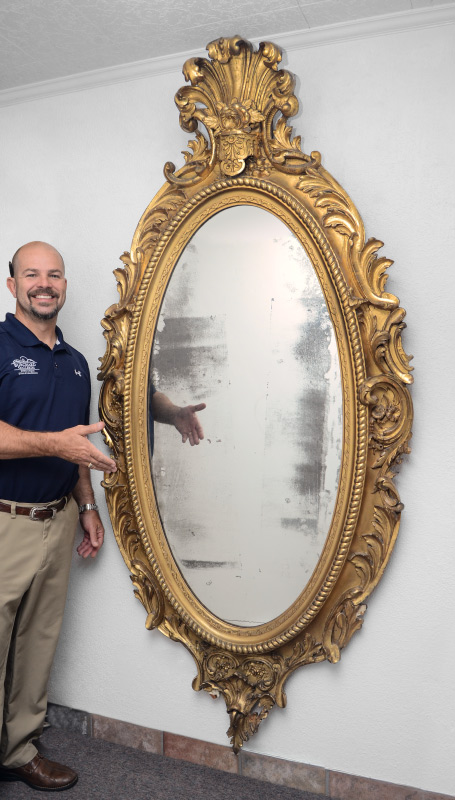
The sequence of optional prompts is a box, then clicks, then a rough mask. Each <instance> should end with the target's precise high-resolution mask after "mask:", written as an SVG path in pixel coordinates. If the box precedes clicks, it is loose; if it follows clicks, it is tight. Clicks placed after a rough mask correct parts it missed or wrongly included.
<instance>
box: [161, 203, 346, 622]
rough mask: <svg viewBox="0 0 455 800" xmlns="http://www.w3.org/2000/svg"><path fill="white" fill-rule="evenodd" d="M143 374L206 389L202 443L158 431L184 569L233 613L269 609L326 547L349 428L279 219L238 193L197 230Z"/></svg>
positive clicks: (313, 279)
mask: <svg viewBox="0 0 455 800" xmlns="http://www.w3.org/2000/svg"><path fill="white" fill-rule="evenodd" d="M151 380H152V382H153V384H154V386H155V387H156V388H157V389H159V390H161V391H163V392H165V393H166V394H168V395H169V396H171V397H172V398H173V400H174V402H177V403H178V404H179V405H186V404H188V403H190V402H193V401H194V402H200V401H201V400H203V401H204V402H206V403H207V409H206V410H205V411H204V413H203V415H202V417H201V421H203V423H204V430H205V439H204V441H203V442H202V443H201V445H200V446H199V447H198V448H189V447H182V446H181V443H180V440H179V437H177V436H176V435H175V431H174V430H173V429H171V428H170V427H169V426H165V425H155V432H154V455H153V462H152V464H153V466H152V474H153V481H154V486H155V492H156V496H157V502H158V507H159V511H160V515H161V519H162V523H163V527H164V530H165V532H166V535H167V538H168V541H169V544H170V548H171V550H172V553H173V555H174V558H175V560H176V562H177V564H178V566H179V568H180V570H181V572H182V574H183V576H184V578H185V580H186V581H187V583H188V584H189V586H190V588H191V590H192V591H193V592H194V593H195V594H196V596H197V597H198V598H199V600H200V601H201V603H203V604H204V605H205V606H206V607H207V608H208V609H210V610H211V611H212V612H213V614H215V615H216V616H218V617H220V618H222V619H224V620H226V621H228V622H231V623H233V624H235V625H247V626H250V625H258V624H261V623H264V622H267V621H268V620H271V619H273V618H274V617H277V616H278V615H279V614H281V613H282V612H284V611H285V610H286V609H287V608H288V607H289V606H290V605H291V604H292V603H293V602H295V600H296V598H297V597H298V596H299V594H300V592H301V591H302V589H303V588H304V586H305V585H306V583H307V582H308V580H309V578H310V577H311V575H312V573H313V570H314V568H315V566H316V564H317V563H318V560H319V558H320V555H321V552H322V548H323V545H324V542H325V539H326V537H327V533H328V531H329V528H330V523H331V518H332V515H333V510H334V506H335V499H336V493H337V487H338V475H339V469H340V463H341V452H342V434H343V430H342V407H343V403H342V389H341V381H340V367H339V359H338V352H337V343H336V337H335V331H334V328H333V324H332V322H331V319H330V315H329V311H328V308H327V304H326V302H325V299H324V295H323V291H322V288H321V285H320V283H319V280H318V277H317V275H316V272H315V270H314V268H313V265H312V263H311V260H310V258H309V256H308V254H307V253H306V251H305V249H304V248H303V246H302V244H301V243H300V242H299V240H298V239H297V238H296V236H295V235H294V234H293V233H292V232H291V231H290V230H289V228H288V227H287V226H286V225H285V224H284V222H283V221H282V220H280V219H278V218H277V217H276V216H274V215H273V214H270V213H268V212H267V211H265V210H263V209H260V208H257V207H255V206H245V205H240V206H235V207H233V208H228V209H225V210H224V211H222V212H220V213H218V214H216V215H214V216H213V217H211V218H210V219H209V220H208V221H207V222H205V223H204V224H203V226H202V227H201V228H200V229H199V230H198V231H197V233H196V234H195V235H194V237H193V238H192V239H191V241H190V242H189V243H188V244H187V246H186V247H185V249H184V251H183V253H182V255H181V256H180V258H179V260H178V263H177V265H176V267H175V269H174V271H173V274H172V278H171V280H170V281H169V283H168V287H167V290H166V293H165V296H164V300H163V303H162V307H161V311H160V316H159V320H158V324H157V327H156V333H155V338H154V345H153V355H152V360H151ZM271 586H273V591H271V590H270V587H271Z"/></svg>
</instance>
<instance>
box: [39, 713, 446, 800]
mask: <svg viewBox="0 0 455 800" xmlns="http://www.w3.org/2000/svg"><path fill="white" fill-rule="evenodd" d="M47 721H48V723H49V724H50V725H51V726H53V727H55V728H60V729H63V730H69V731H71V732H72V733H80V734H83V735H84V736H92V737H93V738H95V739H103V740H105V741H108V742H113V743H115V744H120V745H123V746H124V747H134V748H135V749H137V750H142V751H145V752H148V753H153V754H155V755H160V756H164V757H166V758H177V759H180V760H182V761H191V762H192V763H193V764H199V765H201V766H206V767H210V768H212V769H218V770H221V771H223V772H231V773H235V774H237V775H241V776H243V777H244V778H255V779H256V780H262V781H267V782H268V783H274V784H277V785H280V786H286V787H288V788H293V789H299V790H300V791H305V792H313V794H317V795H320V796H321V800H323V798H327V797H330V798H332V800H372V799H373V798H376V797H381V799H382V800H455V796H454V795H447V794H440V793H438V792H430V791H427V790H424V789H418V788H413V787H410V786H401V785H400V784H394V783H389V782H387V781H380V780H376V779H373V778H365V777H362V776H357V775H348V774H346V773H343V772H336V771H334V770H333V771H332V770H327V769H325V768H324V767H317V766H314V765H311V764H302V763H300V762H297V761H286V760H285V759H281V758H275V757H273V756H265V755H261V754H259V753H251V752H248V751H246V750H244V751H241V752H240V753H239V755H238V756H235V755H234V753H233V752H232V750H231V748H230V747H228V746H225V745H219V744H212V743H210V742H204V741H201V740H199V739H191V738H190V737H188V736H181V735H180V734H176V733H168V732H166V731H159V730H154V729H153V728H145V727H143V726H141V725H134V724H133V723H131V722H122V721H121V720H117V719H112V718H110V717H102V716H100V715H98V714H91V713H89V712H87V711H80V710H77V709H74V708H68V707H66V706H60V705H57V704H56V703H49V705H48V711H47Z"/></svg>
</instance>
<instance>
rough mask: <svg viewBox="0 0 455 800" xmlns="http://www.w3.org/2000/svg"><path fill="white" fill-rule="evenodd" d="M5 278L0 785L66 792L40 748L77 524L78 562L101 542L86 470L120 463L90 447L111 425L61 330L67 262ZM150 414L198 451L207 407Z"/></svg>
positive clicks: (59, 771) (0, 389) (66, 784)
mask: <svg viewBox="0 0 455 800" xmlns="http://www.w3.org/2000/svg"><path fill="white" fill-rule="evenodd" d="M10 273H11V275H10V277H9V278H8V279H7V286H8V288H9V290H10V291H11V293H12V295H13V297H15V299H16V311H15V315H14V316H13V315H12V314H7V316H6V320H5V322H3V323H0V696H1V699H2V707H3V728H2V736H1V743H0V765H1V766H0V780H3V781H4V780H21V781H24V782H25V783H27V784H28V785H29V786H31V787H33V788H35V789H40V790H45V791H46V790H47V791H59V790H63V789H69V788H70V787H71V786H73V785H74V784H75V783H76V781H77V774H76V773H75V772H74V771H73V770H72V769H70V768H68V767H66V766H63V765H61V764H57V763H56V762H53V761H49V760H48V759H46V758H44V757H43V756H42V755H40V754H39V753H38V752H37V749H36V747H35V745H34V744H33V740H35V739H36V738H37V737H38V736H39V735H40V733H41V731H42V727H43V722H44V717H45V713H46V707H47V684H48V679H49V674H50V670H51V666H52V660H53V657H54V653H55V648H56V645H57V639H58V634H59V631H60V626H61V621H62V617H63V611H64V606H65V599H66V592H67V585H68V577H69V570H70V563H71V553H72V545H73V540H74V534H75V529H76V525H77V521H78V519H79V522H80V525H81V528H82V531H83V539H82V542H81V543H80V544H79V546H78V548H77V551H78V553H79V555H81V556H82V557H83V558H87V557H88V556H91V557H95V556H96V554H97V553H98V551H99V549H100V547H101V545H102V543H103V537H104V529H103V525H102V522H101V519H100V517H99V514H98V508H97V506H96V504H95V498H94V494H93V489H92V485H91V479H90V470H91V469H97V470H100V471H104V472H108V473H111V472H115V470H116V464H115V461H113V460H112V459H111V458H109V457H108V456H106V455H104V454H103V453H102V452H101V451H99V450H98V449H97V448H96V447H95V446H94V445H93V444H91V443H90V442H89V440H88V438H87V437H88V435H89V434H91V433H95V432H97V431H100V430H101V429H102V428H103V426H104V423H102V422H97V423H95V424H93V425H89V424H88V414H89V402H90V375H89V370H88V365H87V362H86V360H85V358H84V357H83V356H82V355H81V354H80V353H78V351H77V350H75V349H74V348H72V347H70V345H68V344H67V343H66V342H65V341H64V339H63V335H62V332H61V331H60V329H59V328H57V325H56V323H57V315H58V312H59V311H60V309H61V308H62V306H63V304H64V302H65V297H66V283H67V282H66V279H65V267H64V263H63V259H62V257H61V255H60V253H58V251H57V250H55V248H54V247H52V246H51V245H49V244H46V243H44V242H30V243H28V244H26V245H23V246H22V247H20V248H19V250H18V251H17V252H16V253H15V255H14V256H13V260H12V263H11V264H10ZM152 407H153V412H154V415H155V418H156V419H157V420H158V421H161V422H167V423H170V424H174V425H175V427H176V428H177V430H178V431H180V433H181V434H182V441H184V442H185V441H186V440H188V441H189V442H190V444H192V445H193V444H199V440H200V439H201V438H203V433H202V428H201V426H200V424H199V422H198V420H197V417H196V414H195V411H197V410H201V409H202V408H204V407H205V405H204V404H203V403H201V404H199V406H187V407H186V408H179V407H178V406H175V405H174V404H173V403H171V401H170V400H169V399H168V398H167V397H166V396H165V395H164V394H162V393H161V392H155V394H154V396H153V399H152Z"/></svg>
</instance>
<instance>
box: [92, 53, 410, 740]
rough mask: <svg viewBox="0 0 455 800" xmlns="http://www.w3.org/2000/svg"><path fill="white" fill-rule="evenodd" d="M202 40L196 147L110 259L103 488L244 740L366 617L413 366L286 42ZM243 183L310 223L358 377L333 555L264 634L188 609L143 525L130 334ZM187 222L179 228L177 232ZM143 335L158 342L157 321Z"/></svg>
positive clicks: (187, 107)
mask: <svg viewBox="0 0 455 800" xmlns="http://www.w3.org/2000/svg"><path fill="white" fill-rule="evenodd" d="M207 49H208V54H209V59H204V58H193V59H190V60H189V61H187V62H186V63H185V65H184V69H183V71H184V75H185V78H186V80H187V81H188V82H189V84H190V85H188V86H184V87H183V88H181V89H180V90H179V91H178V92H177V94H176V97H175V101H176V105H177V107H178V109H179V112H180V124H181V126H182V128H183V129H184V130H186V131H189V132H192V133H195V139H194V140H192V141H190V142H189V149H190V151H191V152H187V153H185V154H184V155H185V162H186V163H185V165H184V166H183V167H182V168H181V169H179V170H178V171H177V172H176V171H175V167H174V165H173V164H171V163H167V164H166V165H165V168H164V172H165V177H166V182H165V184H164V186H163V187H162V189H161V190H160V192H159V193H158V194H157V195H156V197H155V198H154V200H153V201H152V202H151V203H150V205H149V206H148V208H147V209H146V211H145V213H144V214H143V216H142V218H141V220H140V222H139V225H138V227H137V230H136V233H135V235H134V238H133V242H132V247H131V251H130V252H129V253H125V254H124V255H123V256H122V261H123V263H124V267H123V269H117V270H115V273H114V274H115V276H116V278H117V281H118V289H119V293H120V299H119V302H118V303H117V304H115V305H113V306H111V307H110V308H109V309H108V310H107V311H106V316H105V318H104V320H103V321H102V325H103V328H104V336H105V338H106V342H107V347H106V353H105V355H104V358H103V359H102V364H101V367H100V375H99V378H100V380H103V386H102V390H101V395H100V412H101V418H102V419H103V420H104V422H105V425H106V427H105V438H106V441H107V443H108V445H109V446H110V448H111V450H112V452H113V455H114V457H115V458H116V460H117V463H118V471H117V472H116V473H115V474H114V475H110V476H107V477H106V478H105V481H104V486H105V490H106V498H107V503H108V507H109V512H110V515H111V520H112V525H113V528H114V533H115V536H116V539H117V542H118V545H119V548H120V550H121V552H122V555H123V558H124V560H125V562H126V564H127V566H128V568H129V570H130V572H131V579H132V581H133V584H134V587H135V594H136V596H137V597H138V598H139V600H140V601H141V603H142V604H143V605H144V607H145V610H146V612H147V618H146V626H147V628H153V627H158V628H159V629H160V630H161V631H162V632H163V633H164V634H165V635H166V636H168V637H169V638H171V639H173V640H176V641H180V642H182V643H183V644H184V645H185V647H187V649H188V650H189V651H190V652H191V653H192V655H193V657H194V659H195V661H196V664H197V668H198V674H197V677H196V678H195V680H194V683H193V687H194V688H195V689H197V690H200V689H205V690H206V691H207V692H209V693H210V694H212V695H213V696H218V695H220V694H221V695H223V697H224V699H225V702H226V706H227V710H228V713H229V716H230V727H229V731H228V735H229V736H230V737H231V741H232V745H233V748H234V751H235V752H238V750H239V748H240V747H241V746H242V744H243V742H244V741H246V740H248V738H249V737H250V736H251V735H252V734H253V733H254V732H255V731H256V730H257V728H258V726H259V724H260V722H261V721H262V720H263V719H264V718H265V717H266V716H267V714H268V713H269V711H270V709H271V708H272V707H273V706H274V705H275V704H276V705H278V706H281V707H283V706H284V705H285V704H286V696H285V693H284V688H283V687H284V683H285V680H286V679H287V677H288V676H289V675H290V674H291V673H292V672H293V671H294V670H295V669H296V668H297V667H299V666H301V665H304V664H309V663H313V662H317V661H323V660H326V659H328V660H329V661H331V662H336V661H338V660H339V658H340V651H341V650H342V648H343V647H344V646H345V645H346V644H347V643H348V641H349V640H350V638H351V636H352V635H353V633H354V632H355V631H356V630H358V629H359V628H360V627H361V625H362V620H363V614H364V611H365V608H366V606H365V599H366V598H367V597H368V595H369V594H370V593H371V591H372V590H373V589H374V587H375V586H376V584H377V582H378V581H379V579H380V577H381V575H382V573H383V571H384V568H385V566H386V564H387V562H388V560H389V558H390V555H391V552H392V548H393V545H394V542H395V539H396V536H397V533H398V527H399V521H400V514H401V510H402V507H403V506H402V503H401V501H400V497H399V494H398V491H397V489H396V486H395V473H396V471H397V468H398V465H399V464H400V463H401V460H402V457H403V455H404V454H406V453H408V452H409V440H410V437H411V424H412V405H411V399H410V394H409V389H408V386H409V384H410V383H411V382H412V378H411V375H410V371H409V370H410V368H409V360H410V359H409V357H408V356H406V354H405V352H404V350H403V346H402V341H401V334H402V331H403V328H404V327H405V324H404V322H403V319H404V316H405V312H404V311H403V309H402V308H400V307H399V301H398V299H397V298H396V297H394V296H393V295H391V294H388V293H387V292H386V291H385V285H386V280H387V273H386V270H387V269H388V267H389V266H390V265H391V264H392V262H391V261H390V260H389V259H387V258H384V257H378V255H377V253H378V250H379V249H380V248H381V247H382V242H380V241H378V240H376V239H369V240H367V241H366V240H365V231H364V226H363V223H362V220H361V217H360V215H359V213H358V211H357V209H356V208H355V206H354V204H353V203H352V201H351V199H350V198H349V197H348V195H347V194H346V192H345V191H344V190H343V189H342V187H341V186H340V185H339V184H338V183H337V182H336V181H335V180H334V179H333V177H332V176H331V175H330V174H329V173H328V172H327V171H326V170H325V169H324V168H323V167H322V165H321V159H320V155H319V153H316V152H313V153H311V155H305V154H304V153H303V152H302V150H301V144H300V137H295V138H292V129H291V128H290V127H289V126H287V124H286V121H287V119H288V118H289V117H291V116H293V115H295V114H296V112H297V110H298V101H297V98H296V97H295V95H294V93H293V90H294V85H295V79H294V77H293V76H292V75H291V74H290V73H289V72H287V71H286V70H282V69H281V70H279V69H278V64H279V63H280V60H281V52H280V50H279V48H278V47H277V46H276V45H274V44H272V43H270V42H265V43H262V44H261V45H260V46H259V48H258V50H256V51H255V50H254V48H253V46H252V45H251V44H250V43H249V42H247V41H245V40H243V39H241V38H240V37H232V38H229V39H228V38H226V39H218V40H217V41H214V42H212V43H211V44H209V45H208V48H207ZM277 114H279V115H280V116H279V117H278V119H277V121H276V122H275V120H276V117H277ZM200 126H202V128H203V129H204V132H205V135H204V133H203V132H202V131H201V130H200V129H199V128H200ZM236 192H239V193H240V194H239V197H241V198H242V202H245V199H246V201H249V198H250V197H251V198H252V202H257V203H258V204H260V203H262V204H263V206H264V207H268V206H267V203H268V202H269V201H270V203H271V204H272V205H271V206H270V208H271V210H272V211H273V212H274V213H280V212H279V209H280V208H281V207H283V208H284V207H286V213H287V214H288V217H286V220H288V219H291V217H292V219H293V220H294V219H295V220H296V222H295V225H296V232H297V235H298V233H299V230H300V231H302V236H303V232H304V233H305V236H304V241H305V246H306V247H307V249H308V248H309V249H310V250H311V248H314V249H315V251H317V252H318V253H319V254H322V255H321V257H323V260H324V263H325V264H327V269H328V270H329V269H330V281H331V285H332V284H333V287H334V288H333V293H334V295H333V296H334V297H337V298H338V300H339V303H340V308H341V307H342V309H343V311H342V321H343V325H345V327H346V329H348V331H349V347H348V348H347V349H346V353H348V355H347V356H345V360H346V361H348V362H349V363H348V364H347V366H346V370H345V371H346V374H348V372H349V374H350V375H351V376H352V379H351V380H348V379H346V380H345V382H344V388H343V392H344V409H345V413H344V417H345V423H344V424H345V427H344V438H345V442H346V441H349V442H350V445H349V448H348V449H349V452H347V448H346V447H345V452H344V456H343V459H344V461H343V466H342V472H343V470H344V471H345V474H346V475H348V476H349V480H347V479H346V480H345V481H344V484H343V481H342V480H341V490H340V491H341V493H342V494H343V493H344V494H345V495H346V498H347V499H346V503H345V512H344V514H341V515H340V519H339V520H338V522H337V525H338V528H337V531H335V532H336V542H335V544H334V546H333V548H332V549H333V558H332V561H331V562H330V565H329V566H328V567H327V570H326V571H325V573H324V580H322V578H321V581H320V587H319V589H318V592H319V593H318V592H317V591H316V590H315V592H314V593H313V596H312V598H310V601H309V602H308V605H307V606H305V607H304V608H303V607H300V608H299V612H298V614H297V615H294V616H292V614H289V616H290V618H291V617H292V619H291V621H290V622H289V624H287V626H286V625H284V626H282V627H281V628H278V627H277V628H273V625H272V624H271V625H270V626H269V628H270V631H269V634H267V635H264V636H263V638H261V637H259V636H255V635H253V634H254V631H253V634H252V635H251V638H250V639H248V636H246V635H245V637H244V639H242V638H241V634H239V635H238V636H237V632H236V631H233V632H232V637H231V638H229V630H228V627H229V626H227V625H225V626H224V628H223V625H222V622H221V621H219V625H218V630H219V633H217V628H216V626H214V627H213V628H210V627H209V626H208V625H207V624H206V621H205V619H204V617H203V615H202V613H200V612H197V611H196V612H195V613H193V610H192V604H193V605H194V602H195V601H194V598H192V597H191V591H190V590H189V588H188V587H186V588H185V586H183V587H182V577H181V576H180V575H178V574H177V573H178V570H177V567H176V566H175V564H172V563H171V564H167V565H164V566H163V564H162V563H160V557H159V554H157V552H155V551H154V549H153V547H152V546H151V539H152V540H153V541H154V542H158V541H160V536H161V538H163V536H164V534H163V532H162V531H160V530H159V525H160V523H159V514H158V512H156V514H155V516H154V517H153V520H154V521H153V527H154V528H156V530H155V531H154V532H152V533H153V536H152V537H151V535H149V533H150V532H147V530H146V529H145V527H144V523H143V513H142V511H141V508H142V506H141V498H140V494H141V491H140V487H139V488H138V479H137V474H138V468H137V463H138V458H139V457H138V455H137V450H138V449H139V450H140V451H142V456H141V458H143V459H146V458H147V457H148V456H147V447H146V444H145V440H146V436H145V434H144V433H142V434H141V433H139V434H136V433H135V432H134V428H135V416H134V414H133V410H132V393H133V388H134V387H133V383H134V380H136V382H138V381H139V382H140V383H141V386H142V387H144V385H145V384H146V382H147V375H148V372H147V369H148V365H147V364H146V363H142V361H141V357H140V354H139V356H138V352H137V348H136V339H137V328H138V321H139V319H140V313H141V309H142V306H143V302H144V296H145V295H146V294H147V292H152V295H153V301H152V304H151V306H150V305H149V307H148V308H149V311H150V309H151V312H152V313H151V316H152V317H154V318H155V319H156V316H157V314H158V308H159V304H160V301H161V298H162V296H163V293H164V291H165V288H166V285H167V281H168V280H169V273H170V271H171V268H172V265H173V264H174V263H175V261H176V259H177V257H178V255H179V247H180V249H181V247H182V246H183V245H182V243H181V242H182V241H187V240H188V239H189V237H190V236H191V235H192V233H194V230H196V229H197V226H198V225H200V224H201V222H200V220H201V215H199V217H198V216H197V215H196V216H194V214H193V212H194V209H197V208H205V204H206V203H208V202H209V201H210V202H212V203H213V200H214V199H215V200H216V199H217V198H219V204H218V206H217V207H219V208H222V207H224V206H223V203H224V204H227V205H229V203H230V204H232V203H233V202H235V196H236ZM248 193H250V194H248ZM223 198H224V199H223ZM256 198H262V199H261V200H260V201H259V200H257V201H256ZM273 203H275V205H273ZM277 204H281V205H277ZM277 208H278V211H277ZM214 209H215V205H213V207H212V209H211V211H209V212H207V213H214ZM201 213H202V212H201ZM289 215H290V216H289ZM202 216H203V214H202ZM198 220H199V221H198ZM180 230H183V232H184V234H182V236H181V237H180V240H178V236H177V232H178V231H180ZM178 241H180V244H178V245H177V244H176V245H175V247H174V249H173V242H178ZM165 251H166V252H168V253H170V255H169V256H168V259H167V262H166V263H167V264H168V265H169V266H168V267H167V268H163V267H162V266H160V265H162V263H163V259H162V254H163V252H165ZM160 259H161V261H160ZM327 280H328V279H327ZM151 287H152V288H151ZM328 305H329V310H330V312H331V315H332V320H333V322H334V326H335V327H336V328H337V327H341V326H342V325H341V322H340V319H341V317H340V313H341V312H338V311H337V309H336V308H332V307H331V305H330V302H329V303H328ZM334 305H336V303H334ZM339 317H340V318H339ZM147 335H148V336H149V340H147V341H151V337H153V325H150V331H149V333H148V334H147ZM138 359H139V362H140V363H139V366H137V362H138ZM342 360H343V359H342ZM342 366H343V365H342ZM133 373H134V375H135V376H136V377H135V378H134V380H133ZM138 375H139V377H137V376H138ZM141 391H142V393H143V394H144V392H145V391H146V390H145V389H144V388H142V389H141ZM133 443H134V444H135V447H133ZM148 491H149V493H150V496H149V495H147V492H146V500H147V503H148V502H150V503H151V504H152V505H153V503H154V502H155V500H154V496H153V492H152V490H150V488H149V490H148ZM142 505H143V503H142ZM335 528H336V526H335ZM153 537H155V538H153ZM327 563H328V562H327ZM166 570H167V572H166ZM174 581H175V584H176V585H177V583H178V584H179V586H180V594H179V593H178V592H177V590H176V589H175V587H174ZM183 583H184V582H183ZM291 610H292V609H291ZM226 631H227V632H226ZM261 635H262V634H261ZM236 637H237V638H236ZM239 637H240V638H239Z"/></svg>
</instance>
